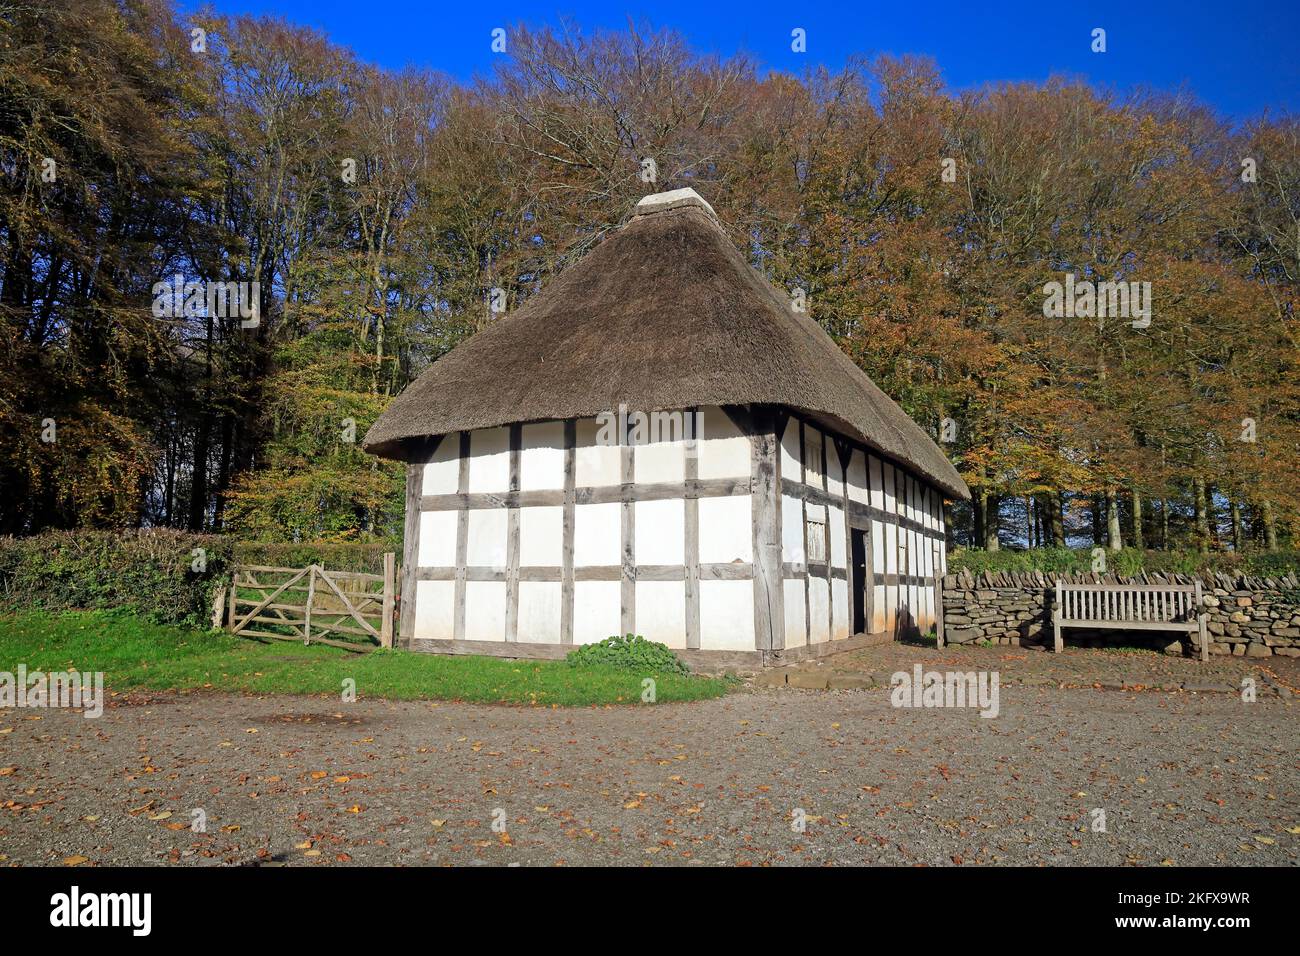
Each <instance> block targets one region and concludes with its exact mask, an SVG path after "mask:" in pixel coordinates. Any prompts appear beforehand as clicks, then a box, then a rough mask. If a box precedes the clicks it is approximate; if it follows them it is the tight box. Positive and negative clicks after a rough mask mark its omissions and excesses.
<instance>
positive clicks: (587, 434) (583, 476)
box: [574, 418, 623, 488]
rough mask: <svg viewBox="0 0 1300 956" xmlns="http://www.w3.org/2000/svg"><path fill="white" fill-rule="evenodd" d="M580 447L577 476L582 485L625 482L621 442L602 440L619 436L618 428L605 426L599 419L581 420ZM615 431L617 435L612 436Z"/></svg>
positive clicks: (614, 438) (578, 442)
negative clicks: (599, 423) (609, 442)
mask: <svg viewBox="0 0 1300 956" xmlns="http://www.w3.org/2000/svg"><path fill="white" fill-rule="evenodd" d="M577 426H578V427H577V450H576V451H575V452H574V478H575V481H576V483H577V486H578V487H579V488H592V487H599V486H605V485H620V484H622V483H623V468H622V463H621V461H622V460H621V449H620V448H619V446H618V445H617V444H600V443H599V442H601V441H607V440H613V441H616V440H617V435H616V431H617V429H616V428H602V427H601V426H600V425H598V424H597V422H596V420H595V419H592V418H584V419H581V420H579V421H578V423H577ZM611 433H615V434H613V438H612V439H611V437H610V436H611Z"/></svg>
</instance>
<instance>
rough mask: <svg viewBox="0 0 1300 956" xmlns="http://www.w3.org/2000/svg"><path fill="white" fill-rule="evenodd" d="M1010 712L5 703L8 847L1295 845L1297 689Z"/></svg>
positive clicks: (19, 853)
mask: <svg viewBox="0 0 1300 956" xmlns="http://www.w3.org/2000/svg"><path fill="white" fill-rule="evenodd" d="M909 650H910V651H912V652H913V653H911V654H910V657H911V658H912V659H916V657H917V654H916V653H915V650H916V649H909ZM890 652H891V653H892V652H893V649H890ZM932 653H933V654H935V655H936V657H935V659H936V660H942V659H944V657H943V655H942V654H941V653H940V652H932ZM990 653H992V652H990ZM1000 705H1001V712H1000V714H999V716H998V717H996V718H994V719H984V718H981V717H979V716H978V715H977V713H976V712H975V711H973V710H957V709H929V710H926V709H895V708H892V707H891V706H890V703H889V699H888V694H887V692H886V691H885V690H883V689H875V690H860V691H829V692H827V691H800V690H793V689H790V688H771V689H756V688H755V689H749V688H747V689H742V690H740V691H738V692H736V693H734V694H732V695H730V696H728V697H726V698H724V699H721V700H715V701H706V702H701V703H694V704H662V705H643V706H629V707H620V708H593V709H585V710H548V709H541V708H536V709H529V708H519V707H491V706H481V705H468V704H455V703H390V702H386V701H367V700H362V701H360V702H358V703H354V704H342V703H340V702H338V701H336V700H331V699H325V698H310V697H253V696H236V695H221V694H209V693H194V694H183V695H155V696H152V697H149V698H134V699H119V700H118V701H116V702H114V703H113V704H111V705H110V706H109V707H108V708H107V709H106V710H105V712H104V715H103V717H101V718H99V719H97V720H87V719H85V718H83V717H81V716H80V715H79V714H74V713H70V712H67V711H41V712H32V711H22V710H18V711H15V710H6V711H0V861H2V864H3V865H14V864H28V865H32V864H36V865H64V864H65V863H68V865H83V866H91V865H95V864H108V863H115V864H166V863H181V864H199V865H202V864H208V865H212V864H258V863H263V864H266V863H270V864H278V863H284V864H291V865H315V866H321V865H339V864H346V863H348V862H354V863H363V864H366V863H368V864H459V865H465V864H494V865H502V864H522V865H555V864H568V865H581V864H623V865H644V864H678V865H686V864H754V865H763V864H776V865H781V864H811V865H824V864H832V865H845V864H867V863H871V864H916V863H925V864H937V865H951V864H954V863H960V864H975V863H1004V864H1037V863H1047V864H1068V865H1080V864H1125V863H1129V864H1138V865H1158V864H1161V863H1168V862H1172V863H1173V864H1177V865H1190V864H1210V865H1216V864H1220V865H1222V864H1226V865H1246V864H1249V865H1258V864H1277V865H1295V864H1296V863H1297V861H1298V860H1300V769H1298V767H1297V748H1296V744H1297V734H1296V717H1297V710H1296V708H1297V706H1300V705H1297V703H1295V702H1294V701H1287V700H1282V699H1279V698H1277V697H1271V698H1267V699H1265V698H1263V697H1261V699H1260V700H1259V701H1258V702H1256V703H1253V704H1247V703H1243V702H1242V701H1241V700H1240V698H1239V697H1237V696H1233V695H1228V694H1213V693H1210V694H1192V693H1185V692H1180V693H1160V692H1151V691H1147V692H1139V693H1129V692H1123V691H1111V690H1096V689H1090V688H1084V689H1065V690H1063V689H1059V688H1057V687H1046V686H1017V687H1004V688H1003V689H1002V692H1001V699H1000ZM195 809H201V810H202V811H203V812H204V813H205V814H206V825H207V831H206V832H204V833H196V832H193V831H191V830H190V828H189V824H190V822H191V819H192V811H194V810H195ZM800 810H801V811H802V812H803V817H804V819H805V820H806V829H805V831H804V832H802V833H798V832H795V830H794V827H793V826H792V823H793V818H794V817H795V815H796V814H797V812H798V811H800ZM1095 810H1104V811H1105V824H1106V829H1105V832H1094V830H1093V829H1092V826H1091V824H1092V822H1093V820H1094V815H1093V811H1095ZM494 814H495V818H496V819H497V820H504V821H505V830H506V832H505V833H504V834H503V833H500V832H496V831H494V829H493V820H494ZM82 858H84V860H83V859H82ZM69 861H70V863H69Z"/></svg>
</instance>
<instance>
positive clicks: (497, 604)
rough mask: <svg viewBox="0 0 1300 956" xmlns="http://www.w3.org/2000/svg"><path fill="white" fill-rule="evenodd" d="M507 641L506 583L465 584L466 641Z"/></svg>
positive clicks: (476, 582)
mask: <svg viewBox="0 0 1300 956" xmlns="http://www.w3.org/2000/svg"><path fill="white" fill-rule="evenodd" d="M505 639H506V583H505V582H504V581H466V582H465V640H467V641H504V640H505Z"/></svg>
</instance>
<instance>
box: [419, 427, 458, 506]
mask: <svg viewBox="0 0 1300 956" xmlns="http://www.w3.org/2000/svg"><path fill="white" fill-rule="evenodd" d="M459 485H460V434H459V433H457V432H453V433H452V434H450V435H444V436H443V437H442V440H441V441H439V442H438V447H437V448H435V449H434V450H433V457H432V458H431V459H430V460H429V462H428V464H426V465H425V466H424V478H423V481H422V482H421V493H422V494H426V495H454V494H455V493H456V492H457V491H459V490H460V487H459Z"/></svg>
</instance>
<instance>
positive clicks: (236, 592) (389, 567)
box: [226, 551, 396, 652]
mask: <svg viewBox="0 0 1300 956" xmlns="http://www.w3.org/2000/svg"><path fill="white" fill-rule="evenodd" d="M395 572H396V562H395V556H394V554H393V553H392V552H391V551H390V552H388V553H386V554H385V555H384V573H383V574H363V573H360V572H356V571H328V570H326V569H325V568H323V567H321V566H320V565H319V564H310V565H308V566H307V567H305V568H272V567H265V566H261V565H253V564H244V565H237V566H236V567H235V569H234V577H233V579H232V582H231V588H230V594H229V607H228V609H227V617H226V627H227V629H228V630H230V631H231V632H232V633H234V634H240V635H244V636H247V637H262V638H271V639H272V640H278V641H302V642H303V643H304V644H310V643H312V642H313V641H315V642H317V643H319V644H328V645H330V646H331V647H341V648H343V649H344V650H349V651H357V652H365V651H369V650H373V649H374V648H375V647H376V646H378V647H392V646H393V606H394V603H395V602H394V595H395V593H396V591H395V583H396V573H395ZM326 635H333V636H329V637H327V636H326Z"/></svg>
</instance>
